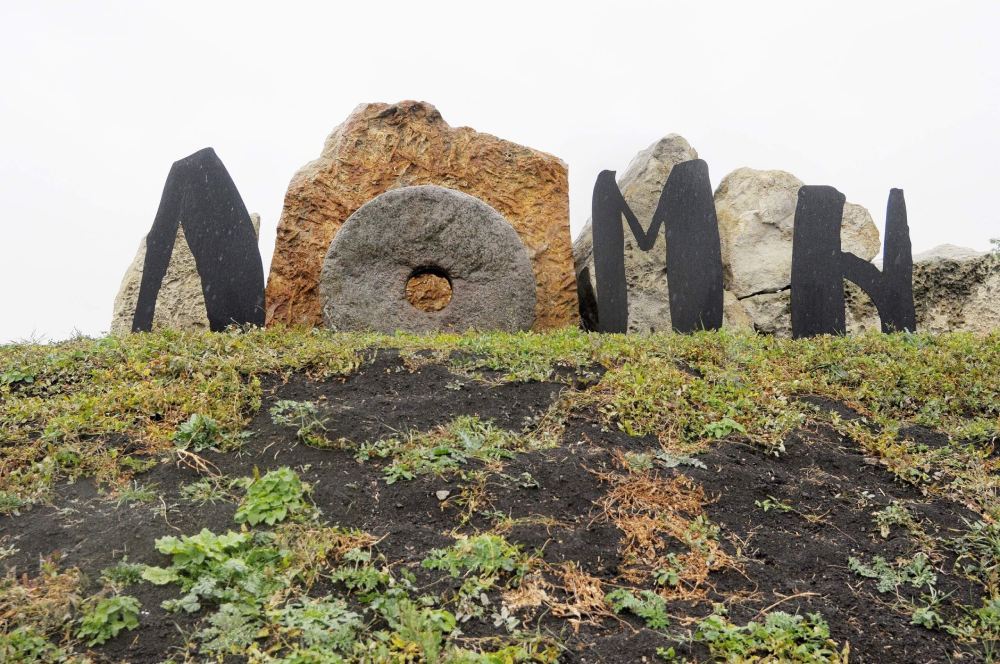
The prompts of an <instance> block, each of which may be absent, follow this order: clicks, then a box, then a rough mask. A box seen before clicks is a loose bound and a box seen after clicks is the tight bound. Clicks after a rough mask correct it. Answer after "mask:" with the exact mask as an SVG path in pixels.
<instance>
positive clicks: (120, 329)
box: [111, 213, 260, 334]
mask: <svg viewBox="0 0 1000 664" xmlns="http://www.w3.org/2000/svg"><path fill="white" fill-rule="evenodd" d="M250 222H251V223H252V224H253V229H254V232H255V233H257V234H258V235H259V234H260V215H259V214H257V213H253V214H251V215H250ZM145 259H146V238H143V239H142V241H141V242H140V243H139V250H138V251H137V252H136V254H135V258H133V259H132V263H131V264H130V265H129V267H128V269H127V270H126V271H125V276H124V277H122V283H121V286H120V287H119V288H118V295H117V296H115V307H114V314H113V315H112V318H111V333H112V334H128V333H130V332H131V331H132V319H133V316H135V307H136V304H137V303H138V300H139V287H140V285H141V284H142V268H143V264H144V263H145ZM153 329H154V330H164V329H171V330H208V329H209V325H208V313H207V311H206V309H205V294H204V292H203V291H202V284H201V277H200V276H199V275H198V268H197V266H196V265H195V260H194V255H193V254H192V253H191V249H190V248H189V247H188V243H187V239H186V238H185V237H184V229H183V227H181V226H178V227H177V238H176V239H175V240H174V249H173V252H172V253H171V254H170V263H169V264H168V265H167V273H166V275H164V277H163V283H162V285H161V286H160V292H159V294H158V295H157V297H156V311H155V313H154V314H153Z"/></svg>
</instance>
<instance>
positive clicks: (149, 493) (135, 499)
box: [115, 480, 159, 507]
mask: <svg viewBox="0 0 1000 664" xmlns="http://www.w3.org/2000/svg"><path fill="white" fill-rule="evenodd" d="M117 497H118V500H117V501H116V502H115V507H121V506H122V505H127V504H130V503H148V502H151V501H154V500H156V499H157V498H158V497H159V494H158V493H156V489H155V485H152V486H143V485H141V484H139V483H138V482H136V481H135V480H133V481H132V483H131V484H130V485H128V486H126V487H125V488H123V489H119V490H118V496H117Z"/></svg>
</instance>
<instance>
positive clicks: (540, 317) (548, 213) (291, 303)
mask: <svg viewBox="0 0 1000 664" xmlns="http://www.w3.org/2000/svg"><path fill="white" fill-rule="evenodd" d="M425 184H432V185H440V186H443V187H447V188H450V189H455V190H457V191H461V192H464V193H467V194H470V195H472V196H475V197H476V198H479V199H481V200H483V201H485V202H486V203H487V204H489V205H490V206H491V207H493V208H494V209H496V210H497V211H498V212H499V213H500V214H501V215H503V217H504V218H505V219H506V220H507V221H508V222H510V224H511V225H512V226H513V228H514V230H515V231H516V232H517V234H518V236H519V237H520V239H521V241H522V242H523V243H524V245H525V246H526V247H527V250H528V253H529V256H530V258H531V262H532V268H533V272H534V278H535V283H536V294H537V302H536V307H535V316H534V321H535V322H534V327H533V329H536V330H544V329H551V328H556V327H561V326H565V325H575V324H576V323H577V321H578V313H577V311H578V307H577V301H576V287H575V281H574V278H573V262H572V261H573V256H572V248H571V243H570V231H569V195H568V194H569V186H568V180H567V171H566V165H565V164H564V163H563V162H562V161H561V160H559V159H558V158H556V157H553V156H551V155H548V154H545V153H543V152H539V151H537V150H533V149H531V148H527V147H523V146H521V145H517V144H514V143H511V142H509V141H504V140H501V139H499V138H496V137H494V136H490V135H488V134H482V133H479V132H476V131H474V130H472V129H469V128H467V127H461V128H452V127H451V126H449V125H448V124H447V123H446V122H445V121H444V120H443V119H442V117H441V114H440V113H439V112H438V111H437V109H435V108H434V107H433V106H431V105H430V104H426V103H422V102H415V101H405V102H400V103H398V104H392V105H390V104H362V105H361V106H358V107H357V108H356V109H355V110H354V111H353V112H352V113H351V115H350V116H349V117H348V118H347V120H345V121H344V122H343V124H341V125H340V126H339V127H337V128H336V129H335V130H334V131H333V133H332V134H330V136H329V138H327V140H326V144H325V146H324V148H323V152H322V154H321V155H320V157H319V158H318V159H316V160H315V161H312V162H310V163H309V164H307V165H306V166H304V167H303V168H302V169H301V170H300V171H299V172H298V173H296V174H295V176H294V177H293V178H292V181H291V184H290V185H289V187H288V192H287V194H286V195H285V204H284V208H283V210H282V214H281V219H280V220H279V222H278V237H277V242H276V244H275V250H274V257H273V259H272V261H271V272H270V276H269V278H268V283H267V321H268V324H273V323H279V322H281V323H287V324H304V325H321V324H322V323H323V317H322V305H321V302H320V294H319V281H320V272H321V269H322V264H323V259H324V257H325V256H326V253H327V250H328V249H329V247H330V243H331V242H332V240H333V238H334V237H335V235H336V234H337V231H338V230H339V229H340V227H341V226H342V225H343V224H344V222H345V221H346V220H347V218H348V217H350V216H351V214H353V213H354V212H355V211H356V210H357V209H358V208H360V207H361V206H362V205H364V204H365V203H367V202H368V201H370V200H371V199H373V198H375V197H376V196H378V195H379V194H382V193H384V192H386V191H388V190H390V189H395V188H398V187H405V186H413V185H425ZM427 297H430V298H433V297H435V296H434V295H433V293H431V294H429V295H428V296H427Z"/></svg>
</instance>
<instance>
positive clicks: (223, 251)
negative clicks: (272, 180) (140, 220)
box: [132, 148, 264, 332]
mask: <svg viewBox="0 0 1000 664" xmlns="http://www.w3.org/2000/svg"><path fill="white" fill-rule="evenodd" d="M178 225H180V226H181V227H183V229H184V237H185V238H186V240H187V243H188V246H189V247H190V249H191V254H192V255H193V256H194V260H195V265H196V266H197V268H198V276H199V277H200V278H201V286H202V292H203V293H204V295H205V309H206V313H207V314H208V322H209V327H210V328H211V329H212V331H214V332H218V331H221V330H224V329H225V328H226V327H227V326H229V325H233V324H236V325H248V324H249V325H263V324H264V267H263V264H262V262H261V259H260V250H259V249H258V247H257V235H256V233H255V232H254V229H253V225H252V223H251V222H250V215H249V214H248V213H247V209H246V206H245V205H244V204H243V199H242V198H240V192H239V191H238V190H237V189H236V185H235V184H234V183H233V179H232V178H231V177H230V176H229V172H228V171H227V170H226V167H225V166H224V165H223V164H222V161H221V160H220V159H219V157H218V156H217V155H216V154H215V151H214V150H213V149H212V148H205V149H204V150H200V151H198V152H195V153H194V154H192V155H190V156H188V157H185V158H184V159H181V160H180V161H176V162H174V165H173V166H172V167H171V169H170V174H169V175H168V176H167V182H166V184H165V185H164V187H163V195H162V197H161V198H160V207H159V209H158V210H157V211H156V218H155V220H154V221H153V227H152V229H151V230H150V231H149V234H148V235H147V236H146V257H145V263H144V264H143V270H142V283H141V285H140V286H139V297H138V303H137V304H136V308H135V316H134V317H133V319H132V331H133V332H148V331H150V330H151V329H152V327H153V315H154V313H155V311H156V297H157V295H158V293H159V292H160V286H161V285H162V283H163V277H164V275H165V274H166V272H167V266H168V265H169V263H170V256H171V254H172V253H173V249H174V240H175V239H176V238H177V228H178Z"/></svg>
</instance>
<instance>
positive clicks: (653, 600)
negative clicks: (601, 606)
mask: <svg viewBox="0 0 1000 664" xmlns="http://www.w3.org/2000/svg"><path fill="white" fill-rule="evenodd" d="M604 601H605V602H607V603H608V606H610V607H611V608H612V609H613V610H614V612H615V613H621V612H622V611H628V612H629V613H633V614H635V615H636V616H638V617H640V618H642V619H643V620H644V621H645V622H646V626H647V627H649V628H650V629H666V628H667V627H669V626H670V618H669V616H667V603H666V601H665V600H664V599H663V598H662V597H660V596H659V595H657V594H656V593H654V592H652V591H650V590H643V591H640V592H639V594H638V595H635V594H634V593H632V591H630V590H626V589H625V588H618V589H616V590H613V591H611V592H610V593H608V594H607V595H605V596H604Z"/></svg>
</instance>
